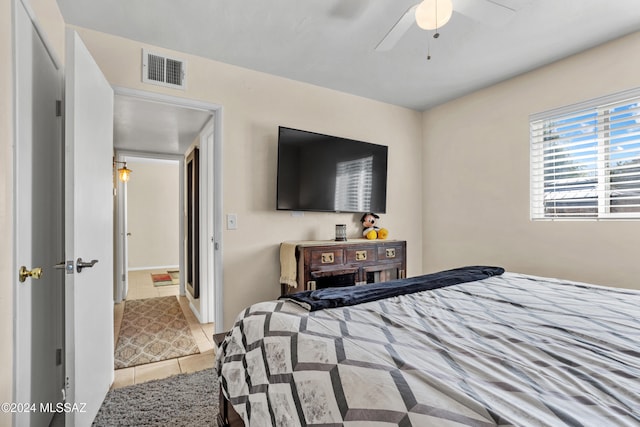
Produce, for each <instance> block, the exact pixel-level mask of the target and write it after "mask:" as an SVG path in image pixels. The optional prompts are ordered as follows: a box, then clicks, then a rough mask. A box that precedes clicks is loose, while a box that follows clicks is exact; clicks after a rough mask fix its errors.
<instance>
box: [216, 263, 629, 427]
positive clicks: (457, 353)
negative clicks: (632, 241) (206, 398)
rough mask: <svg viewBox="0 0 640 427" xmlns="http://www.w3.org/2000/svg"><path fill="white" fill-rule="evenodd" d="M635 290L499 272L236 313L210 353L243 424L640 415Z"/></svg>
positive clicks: (608, 422) (615, 421) (492, 421)
mask: <svg viewBox="0 0 640 427" xmlns="http://www.w3.org/2000/svg"><path fill="white" fill-rule="evenodd" d="M639 308H640V292H638V291H634V290H625V289H618V288H609V287H600V286H594V285H589V284H584V283H577V282H570V281H564V280H558V279H552V278H542V277H535V276H530V275H523V274H516V273H509V272H506V273H504V274H501V275H497V276H492V277H488V278H485V279H482V280H475V281H471V282H467V283H460V284H455V285H450V286H446V287H442V288H437V289H431V290H426V291H421V292H414V293H411V294H408V295H398V296H393V297H390V298H385V299H379V300H375V301H370V302H366V303H362V304H355V305H349V306H344V307H335V308H329V309H322V310H317V311H309V310H308V309H307V308H306V307H304V306H303V305H301V304H299V303H297V302H295V301H292V300H277V301H269V302H263V303H258V304H255V305H252V306H250V307H248V308H247V309H246V310H244V311H243V312H242V313H240V315H239V316H238V318H237V320H236V322H235V324H234V326H233V328H232V329H231V330H230V332H229V333H228V335H227V337H226V338H225V340H224V341H223V343H222V345H221V347H220V351H218V354H217V356H216V368H217V371H218V374H219V381H220V384H221V390H222V392H223V394H224V396H225V398H226V399H227V400H228V401H229V402H230V403H231V404H232V405H233V408H234V409H235V410H236V411H237V412H238V413H239V414H240V416H241V417H242V418H243V420H244V422H245V424H246V425H247V426H278V427H281V426H303V425H309V426H312V425H322V426H338V425H344V426H363V425H366V426H395V425H398V426H564V425H567V426H614V425H615V426H638V425H640V314H639V311H640V310H639Z"/></svg>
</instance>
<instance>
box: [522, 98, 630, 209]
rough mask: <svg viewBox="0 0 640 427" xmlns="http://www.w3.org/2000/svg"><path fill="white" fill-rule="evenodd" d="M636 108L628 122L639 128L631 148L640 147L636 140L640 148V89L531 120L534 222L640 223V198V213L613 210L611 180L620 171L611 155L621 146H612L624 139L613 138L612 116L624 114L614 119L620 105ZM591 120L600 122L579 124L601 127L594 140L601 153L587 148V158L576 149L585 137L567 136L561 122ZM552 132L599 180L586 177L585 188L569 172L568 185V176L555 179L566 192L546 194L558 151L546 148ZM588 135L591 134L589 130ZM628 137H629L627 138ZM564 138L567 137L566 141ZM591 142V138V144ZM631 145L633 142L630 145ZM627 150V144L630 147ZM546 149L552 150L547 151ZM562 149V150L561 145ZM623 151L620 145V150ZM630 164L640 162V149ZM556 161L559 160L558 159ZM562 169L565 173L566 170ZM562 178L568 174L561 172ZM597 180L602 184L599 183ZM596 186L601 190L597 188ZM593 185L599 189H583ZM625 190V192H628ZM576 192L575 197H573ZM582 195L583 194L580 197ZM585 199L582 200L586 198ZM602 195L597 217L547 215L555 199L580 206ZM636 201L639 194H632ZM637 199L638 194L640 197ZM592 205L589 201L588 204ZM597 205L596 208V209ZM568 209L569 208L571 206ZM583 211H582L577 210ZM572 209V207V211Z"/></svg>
mask: <svg viewBox="0 0 640 427" xmlns="http://www.w3.org/2000/svg"><path fill="white" fill-rule="evenodd" d="M633 104H635V107H636V109H635V111H634V110H630V111H631V112H632V113H633V114H634V115H633V118H632V119H626V120H627V121H633V120H634V119H635V122H636V124H637V126H635V125H632V128H633V130H632V131H631V133H630V134H629V135H630V136H631V137H633V142H632V143H629V144H635V143H636V141H637V143H638V145H640V88H636V89H631V90H627V91H624V92H619V93H615V94H612V95H608V96H604V97H600V98H596V99H592V100H589V101H585V102H581V103H579V104H574V105H570V106H566V107H562V108H556V109H553V110H549V111H545V112H541V113H536V114H532V115H530V116H529V141H530V218H531V219H532V220H592V221H593V220H603V219H605V220H609V219H640V199H639V200H638V201H637V203H638V204H639V205H638V206H637V207H635V209H637V211H636V212H611V206H610V202H611V200H612V194H611V191H610V190H611V181H610V176H611V172H612V171H613V170H616V169H617V168H618V167H619V164H618V166H611V163H609V156H610V153H611V152H612V151H611V147H612V146H614V145H615V144H611V145H610V142H611V141H612V139H613V138H616V139H619V138H620V136H617V137H613V138H612V136H611V135H610V123H609V118H610V117H611V116H613V117H618V116H620V115H621V114H622V113H620V112H615V113H612V114H611V116H610V111H612V110H613V108H615V107H619V106H621V105H624V106H626V105H633ZM582 115H584V116H585V117H586V116H588V115H592V116H593V117H594V118H593V120H591V119H584V121H583V122H579V121H578V122H577V123H580V124H586V123H587V122H589V121H595V122H596V123H595V125H594V126H593V135H594V136H593V139H591V142H596V143H597V149H596V150H595V151H596V154H595V155H593V154H590V153H592V152H593V151H594V150H593V148H590V149H585V154H584V155H583V156H582V157H581V156H580V154H582V153H580V151H581V150H580V149H579V148H576V145H578V144H579V143H577V142H576V141H577V140H579V137H565V135H562V134H561V132H560V131H559V130H558V129H559V128H561V127H562V125H561V124H560V123H564V122H566V120H567V118H569V117H572V116H576V117H578V116H582ZM549 129H552V132H555V133H552V134H554V135H556V137H559V138H560V139H559V140H558V141H562V142H561V143H560V146H563V144H564V147H565V148H566V147H569V148H568V151H567V152H568V153H571V155H572V156H574V157H572V159H574V160H573V161H574V162H575V161H576V159H579V161H582V162H583V163H579V161H578V162H577V163H576V164H578V163H579V164H581V165H582V166H586V167H587V168H589V170H592V171H595V176H592V177H591V178H583V180H584V183H585V185H581V184H580V179H579V178H575V177H574V178H572V176H573V175H575V173H572V172H564V174H566V175H568V177H567V178H565V182H562V178H561V177H560V178H557V177H553V178H551V181H552V184H553V185H558V186H559V187H560V188H561V189H562V190H564V192H563V191H561V190H560V189H559V190H558V191H555V192H554V191H549V190H548V188H547V189H546V193H545V173H547V176H546V178H547V179H549V175H548V172H549V167H548V166H547V169H546V170H545V154H546V155H547V156H549V155H552V154H553V150H554V149H557V148H551V147H550V146H549V145H548V144H545V142H546V141H547V139H546V136H545V135H548V134H547V133H545V130H549ZM585 134H587V135H588V132H585ZM626 136H627V135H626V134H625V137H626ZM563 137H564V138H563ZM587 141H589V140H587ZM625 144H627V142H625ZM624 146H625V147H626V145H624ZM545 147H546V149H547V150H548V151H547V152H546V153H545ZM556 147H557V146H556ZM618 148H620V147H618ZM630 148H631V150H630V151H631V152H632V153H633V152H634V150H635V151H637V150H638V148H636V147H630ZM548 159H549V157H547V160H546V161H547V162H549V160H548ZM625 160H626V161H629V160H640V151H638V152H637V154H636V155H635V156H633V155H631V156H630V157H628V158H625ZM554 161H555V160H554ZM557 169H562V168H561V167H560V166H559V167H557ZM552 170H553V173H557V172H556V169H552ZM558 174H560V175H561V174H562V173H558ZM596 178H597V182H593V181H594V180H595V179H596ZM572 179H573V180H577V181H576V182H573V183H569V184H568V185H567V184H566V181H567V180H569V181H571V180H572ZM563 184H565V187H564V188H562V185H563ZM594 184H595V186H594ZM572 185H574V186H576V187H578V188H579V189H578V190H571V191H568V190H567V187H570V186H572ZM587 185H591V186H593V187H594V188H593V189H585V188H580V187H586V186H587ZM635 185H636V186H637V189H638V192H640V182H638V183H635ZM633 190H636V188H633ZM622 191H625V190H622ZM570 193H574V194H570ZM576 193H577V194H576ZM580 197H582V199H580ZM594 197H597V212H595V213H591V214H584V213H582V214H580V213H578V212H575V213H574V214H570V213H566V212H565V213H558V212H556V213H553V212H547V211H546V206H545V201H548V200H549V199H551V200H553V199H555V200H560V199H565V200H576V201H577V202H579V201H580V200H582V201H584V200H587V199H593V198H594ZM631 197H634V196H631ZM635 197H637V196H635ZM587 203H588V202H587ZM590 206H594V207H595V206H596V204H593V205H590ZM565 209H566V208H565ZM573 209H575V210H576V211H577V209H576V208H575V207H574V208H573ZM566 210H570V209H566Z"/></svg>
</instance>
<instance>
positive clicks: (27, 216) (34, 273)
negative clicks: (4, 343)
mask: <svg viewBox="0 0 640 427" xmlns="http://www.w3.org/2000/svg"><path fill="white" fill-rule="evenodd" d="M15 6H16V8H15V38H14V40H15V65H16V67H15V94H16V98H15V106H16V118H17V123H16V128H15V129H16V144H15V160H14V165H15V171H16V174H15V180H16V181H15V185H16V187H15V213H14V218H15V242H14V245H15V259H14V262H15V267H14V268H15V270H14V271H15V280H14V281H13V283H11V284H7V286H9V285H10V286H12V288H13V289H14V295H15V303H16V305H15V307H16V308H15V316H16V317H15V331H14V340H15V347H14V348H15V356H14V362H13V363H14V367H15V369H14V373H13V375H14V384H15V394H14V400H13V401H14V402H15V403H18V402H20V403H22V404H26V403H30V404H32V405H33V406H28V405H23V409H31V410H20V411H16V412H15V413H14V414H13V422H12V424H13V425H14V426H16V427H18V426H41V425H44V426H46V425H49V423H50V421H51V419H52V417H53V412H52V411H47V410H42V409H41V406H40V405H44V406H45V407H47V405H51V406H49V407H48V408H51V407H54V408H55V405H56V404H58V403H60V402H61V401H62V397H63V393H62V392H61V390H62V388H63V362H62V347H63V342H62V341H63V334H64V332H63V329H64V319H63V295H64V291H63V280H64V279H63V272H62V271H60V270H57V269H56V268H55V264H57V263H58V262H60V261H61V260H62V259H63V257H64V247H63V246H64V245H63V236H62V233H63V223H64V221H63V206H62V200H63V195H62V153H63V150H62V117H60V116H61V114H59V108H57V105H60V104H58V101H60V100H62V72H61V70H60V69H59V65H61V64H58V63H57V61H56V60H55V59H54V58H53V57H52V56H51V53H50V52H49V50H48V48H47V45H46V43H45V42H44V41H43V40H42V38H41V37H40V35H39V32H38V30H37V27H36V24H35V22H34V21H32V18H31V17H30V15H29V13H28V12H27V10H26V9H25V7H24V5H23V4H22V2H16V3H15ZM57 110H58V111H57ZM3 234H5V233H3ZM10 234H11V233H6V234H5V235H4V236H3V237H4V238H7V235H10ZM7 369H10V367H7ZM27 406H28V408H27ZM34 409H35V410H34Z"/></svg>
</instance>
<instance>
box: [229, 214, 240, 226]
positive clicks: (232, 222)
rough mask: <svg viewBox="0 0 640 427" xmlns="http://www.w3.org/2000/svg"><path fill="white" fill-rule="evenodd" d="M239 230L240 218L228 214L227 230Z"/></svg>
mask: <svg viewBox="0 0 640 427" xmlns="http://www.w3.org/2000/svg"><path fill="white" fill-rule="evenodd" d="M237 228H238V216H237V215H236V214H234V213H230V214H227V230H235V229H237Z"/></svg>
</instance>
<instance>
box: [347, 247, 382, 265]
mask: <svg viewBox="0 0 640 427" xmlns="http://www.w3.org/2000/svg"><path fill="white" fill-rule="evenodd" d="M346 252H347V263H355V264H364V263H368V262H375V261H376V259H377V251H376V247H375V246H371V245H369V246H360V247H355V248H347V249H346Z"/></svg>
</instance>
